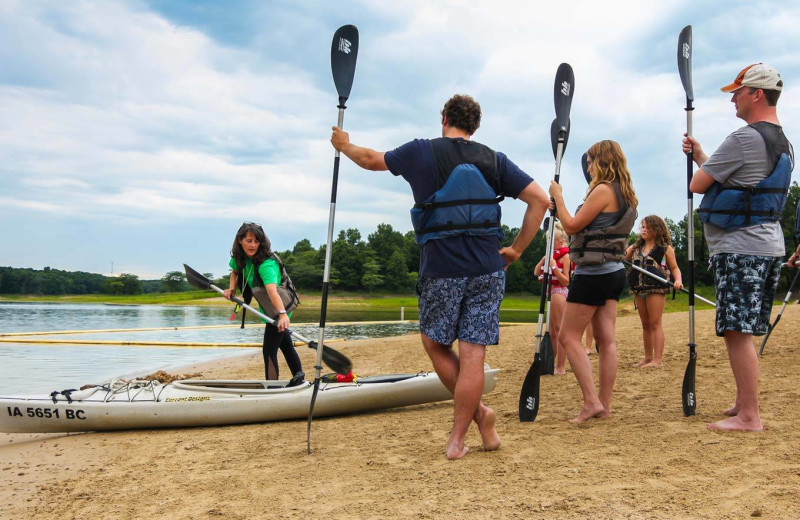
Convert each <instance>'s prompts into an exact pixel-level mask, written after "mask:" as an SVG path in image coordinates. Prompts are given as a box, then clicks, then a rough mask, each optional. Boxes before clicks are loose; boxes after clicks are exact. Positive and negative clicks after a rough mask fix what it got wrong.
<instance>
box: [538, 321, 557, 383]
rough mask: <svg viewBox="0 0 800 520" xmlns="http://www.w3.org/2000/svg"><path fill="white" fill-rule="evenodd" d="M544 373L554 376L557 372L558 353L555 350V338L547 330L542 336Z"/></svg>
mask: <svg viewBox="0 0 800 520" xmlns="http://www.w3.org/2000/svg"><path fill="white" fill-rule="evenodd" d="M541 351H542V375H546V376H552V375H553V374H555V373H556V355H555V352H553V340H552V339H551V338H550V333H549V332H545V333H544V338H542V346H541Z"/></svg>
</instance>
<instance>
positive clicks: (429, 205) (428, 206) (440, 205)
mask: <svg viewBox="0 0 800 520" xmlns="http://www.w3.org/2000/svg"><path fill="white" fill-rule="evenodd" d="M503 200H505V196H503V195H499V196H497V197H495V198H493V199H460V200H447V201H443V202H420V203H417V204H414V207H415V208H417V209H434V208H449V207H452V206H463V205H466V204H500V203H501V202H503Z"/></svg>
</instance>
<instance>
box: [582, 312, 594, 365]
mask: <svg viewBox="0 0 800 520" xmlns="http://www.w3.org/2000/svg"><path fill="white" fill-rule="evenodd" d="M585 341H586V343H585V345H584V347H583V349H584V350H585V351H586V355H587V356H588V355H591V353H592V341H594V329H593V327H592V322H591V320H590V321H589V324H588V325H586V340H585Z"/></svg>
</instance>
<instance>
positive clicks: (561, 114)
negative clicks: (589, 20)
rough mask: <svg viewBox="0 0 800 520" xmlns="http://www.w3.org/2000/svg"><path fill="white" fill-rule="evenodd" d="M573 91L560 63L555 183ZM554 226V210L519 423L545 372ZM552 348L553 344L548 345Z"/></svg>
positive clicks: (527, 415)
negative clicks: (531, 357)
mask: <svg viewBox="0 0 800 520" xmlns="http://www.w3.org/2000/svg"><path fill="white" fill-rule="evenodd" d="M574 92H575V74H574V73H573V72H572V67H571V66H570V65H569V64H567V63H562V64H561V65H559V67H558V71H556V79H555V85H554V88H553V97H554V101H555V109H556V119H555V121H553V124H552V125H551V126H550V137H551V144H552V145H553V154H554V155H555V158H556V169H555V176H554V180H555V182H558V181H559V178H560V176H561V158H562V156H563V154H564V149H565V148H566V146H567V138H568V137H569V127H570V124H569V123H570V122H569V113H570V109H571V108H572V96H573V94H574ZM554 226H555V210H551V211H550V225H549V226H548V230H549V232H550V239H549V240H548V241H547V249H546V251H545V262H544V264H543V266H542V267H544V280H543V283H542V296H541V298H540V300H539V323H538V328H537V332H536V351H535V353H534V355H533V363H532V364H531V367H530V368H529V369H528V374H527V375H526V376H525V380H524V381H523V382H522V390H521V391H520V395H519V420H520V422H533V421H535V420H536V416H537V415H538V413H539V380H540V378H541V376H542V374H543V372H544V362H543V360H542V347H543V343H544V342H545V340H547V341H550V335H549V331H548V332H545V334H544V335H542V325H543V321H544V317H545V314H547V315H548V323H549V312H548V313H546V311H545V305H546V302H548V289H549V284H550V258H551V257H552V256H553V228H554ZM550 348H551V349H552V343H551V344H550Z"/></svg>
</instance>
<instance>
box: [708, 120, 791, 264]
mask: <svg viewBox="0 0 800 520" xmlns="http://www.w3.org/2000/svg"><path fill="white" fill-rule="evenodd" d="M702 168H703V171H704V172H706V173H707V174H709V175H710V176H711V177H712V178H713V179H714V180H715V181H717V182H720V183H722V185H723V186H755V185H756V184H758V182H759V181H761V180H763V179H764V178H766V177H767V176H768V175H769V174H770V173H772V169H773V164H772V159H771V158H770V157H769V154H768V153H767V145H766V143H765V142H764V138H763V137H761V134H759V133H758V131H756V130H754V129H752V128H750V127H749V126H743V127H742V128H740V129H738V130H736V131H735V132H733V133H732V134H731V135H729V136H728V137H727V138H726V139H725V141H724V142H723V143H722V145H720V147H719V148H717V151H715V152H714V153H713V154H712V155H711V157H709V158H708V160H707V161H706V162H705V163H704V164H703V166H702ZM703 229H704V231H705V235H706V241H707V242H708V252H709V255H716V254H718V253H739V254H746V255H758V256H783V255H784V254H785V253H786V249H785V247H784V244H783V231H782V230H781V223H780V222H769V223H766V224H757V225H755V226H748V227H743V228H738V229H729V230H724V229H720V228H718V227H716V226H714V225H711V224H704V225H703Z"/></svg>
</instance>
